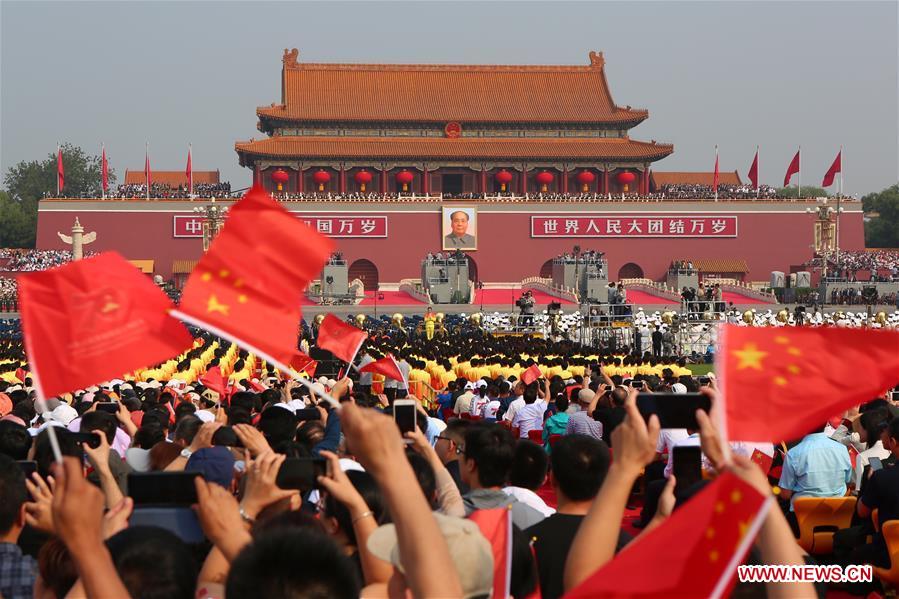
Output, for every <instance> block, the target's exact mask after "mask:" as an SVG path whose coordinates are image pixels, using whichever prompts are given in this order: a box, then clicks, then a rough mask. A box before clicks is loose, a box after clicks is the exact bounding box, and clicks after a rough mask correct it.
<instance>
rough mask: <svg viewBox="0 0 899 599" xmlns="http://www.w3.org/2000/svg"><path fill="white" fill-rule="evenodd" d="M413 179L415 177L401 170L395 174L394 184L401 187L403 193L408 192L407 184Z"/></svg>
mask: <svg viewBox="0 0 899 599" xmlns="http://www.w3.org/2000/svg"><path fill="white" fill-rule="evenodd" d="M413 179H415V175H413V174H412V173H410V172H409V171H407V170H406V169H403V170H401V171H400V172H398V173H397V174H396V182H397V183H399V184H400V185H402V186H403V191H409V184H410V183H412V180H413Z"/></svg>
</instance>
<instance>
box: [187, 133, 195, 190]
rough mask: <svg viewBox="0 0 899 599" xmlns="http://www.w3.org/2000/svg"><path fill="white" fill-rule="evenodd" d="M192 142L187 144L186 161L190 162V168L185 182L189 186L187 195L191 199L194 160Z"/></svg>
mask: <svg viewBox="0 0 899 599" xmlns="http://www.w3.org/2000/svg"><path fill="white" fill-rule="evenodd" d="M193 147H194V146H193V144H192V143H188V144H187V161H188V163H190V170H189V172H188V181H187V184H188V185H189V186H190V189H189V191H188V196H189V197H190V198H191V199H193V197H194V162H193Z"/></svg>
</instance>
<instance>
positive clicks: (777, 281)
mask: <svg viewBox="0 0 899 599" xmlns="http://www.w3.org/2000/svg"><path fill="white" fill-rule="evenodd" d="M784 286H785V285H784V273H782V272H781V271H779V270H772V271H771V288H772V289H774V288H777V287H784Z"/></svg>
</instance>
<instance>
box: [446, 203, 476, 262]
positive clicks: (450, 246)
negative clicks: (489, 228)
mask: <svg viewBox="0 0 899 599" xmlns="http://www.w3.org/2000/svg"><path fill="white" fill-rule="evenodd" d="M456 212H464V213H465V214H466V215H467V216H468V227H467V228H466V230H465V236H466V237H469V236H470V237H471V238H472V239H471V240H470V241H471V243H463V242H461V241H460V242H456V241H454V237H457V236H455V233H454V232H453V223H452V216H453V214H454V213H456ZM440 224H441V226H440V235H441V237H440V241H441V244H440V247H441V248H442V249H443V250H444V251H449V252H452V251H455V250H461V251H463V252H469V251H476V250H477V249H478V207H477V206H474V205H452V204H451V205H447V206H441V209H440ZM466 241H469V240H466Z"/></svg>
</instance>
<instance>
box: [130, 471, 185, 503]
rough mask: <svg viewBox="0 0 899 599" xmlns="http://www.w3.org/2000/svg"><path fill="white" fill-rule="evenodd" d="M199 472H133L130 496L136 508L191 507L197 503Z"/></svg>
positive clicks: (131, 474)
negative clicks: (195, 483)
mask: <svg viewBox="0 0 899 599" xmlns="http://www.w3.org/2000/svg"><path fill="white" fill-rule="evenodd" d="M198 476H200V473H199V472H132V473H130V474H129V475H128V495H129V496H130V497H131V498H132V499H133V500H134V505H135V506H139V505H141V506H147V505H154V506H190V505H193V504H195V503H196V502H197V488H196V487H195V486H194V478H196V477H198Z"/></svg>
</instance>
